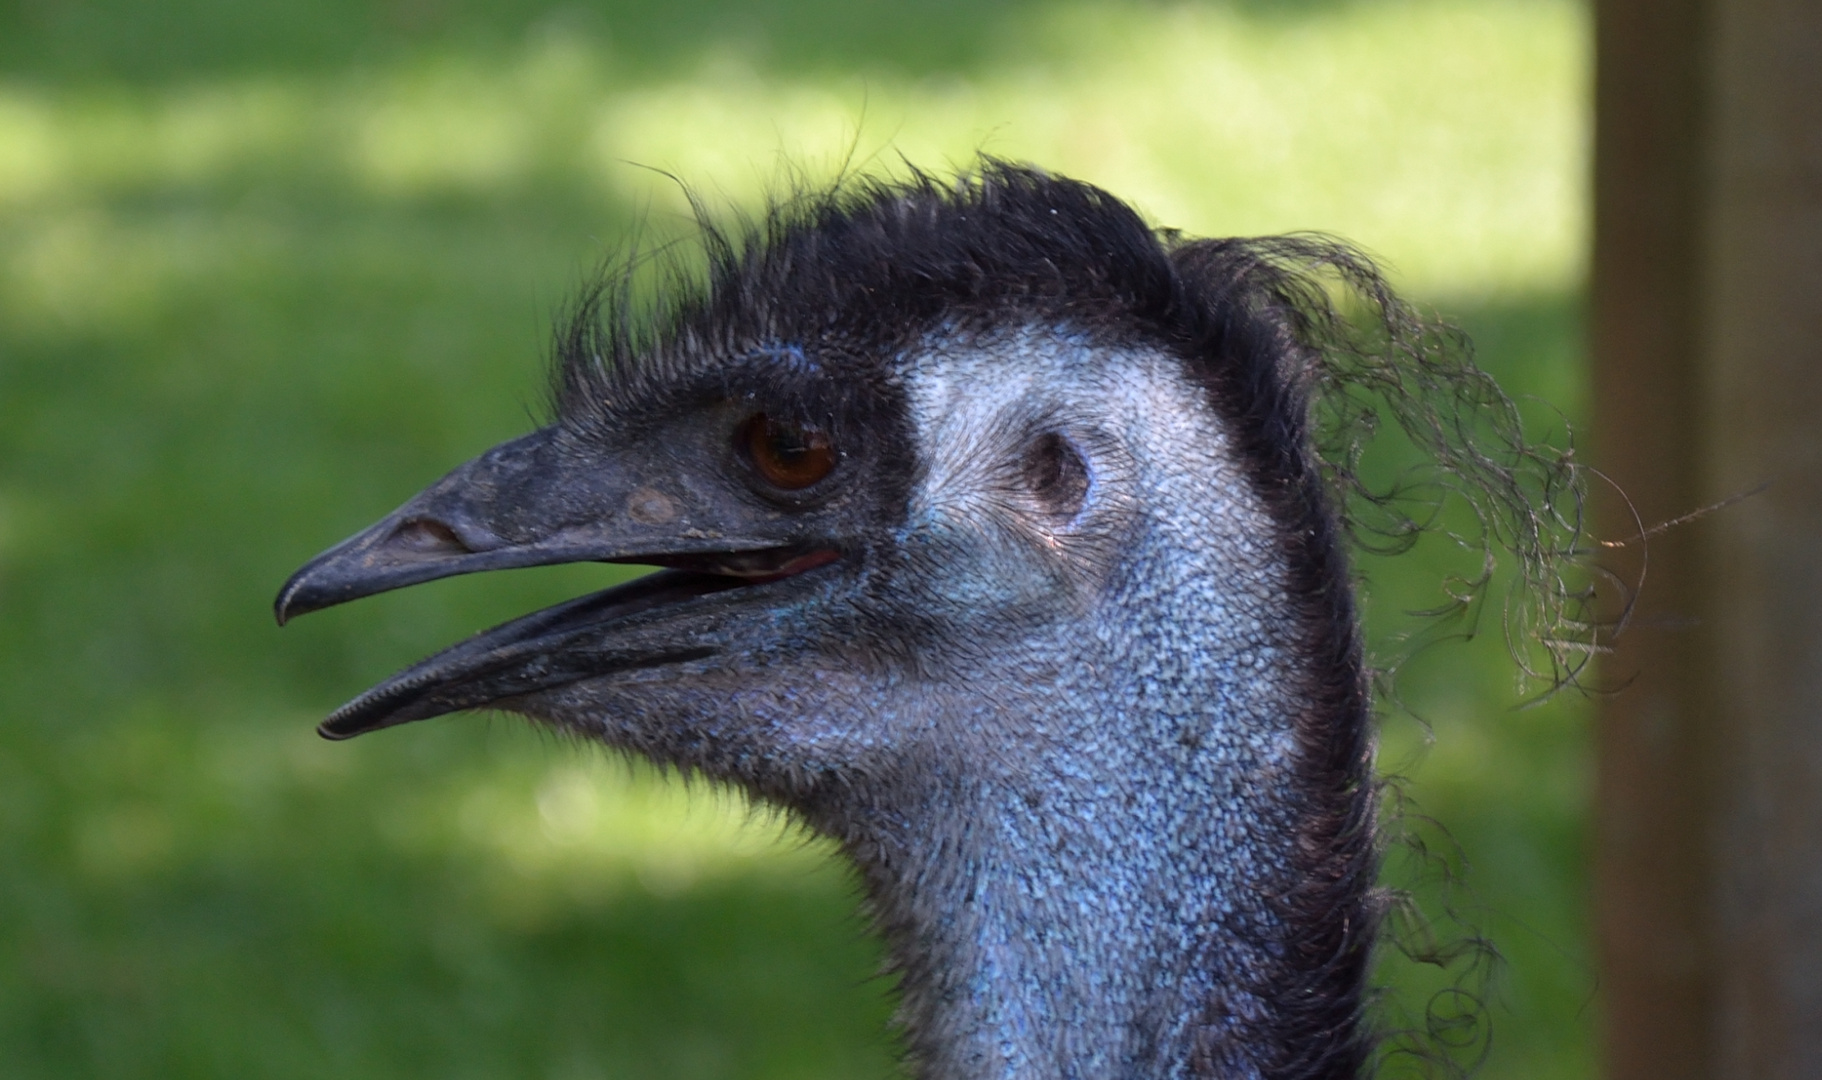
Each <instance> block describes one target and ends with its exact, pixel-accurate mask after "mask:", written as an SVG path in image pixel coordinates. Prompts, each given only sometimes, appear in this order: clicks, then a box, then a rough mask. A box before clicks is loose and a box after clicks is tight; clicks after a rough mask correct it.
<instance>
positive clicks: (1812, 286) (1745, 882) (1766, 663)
mask: <svg viewBox="0 0 1822 1080" xmlns="http://www.w3.org/2000/svg"><path fill="white" fill-rule="evenodd" d="M1596 63H1597V69H1598V70H1597V76H1596V117H1597V119H1596V124H1595V131H1596V135H1595V139H1596V149H1595V173H1596V176H1595V222H1596V224H1595V256H1594V281H1593V292H1594V297H1593V299H1594V312H1593V326H1592V339H1593V348H1594V357H1595V411H1596V423H1595V429H1594V434H1595V439H1596V440H1597V445H1596V446H1595V451H1596V455H1597V463H1598V464H1599V465H1600V467H1601V468H1602V469H1603V470H1604V471H1606V472H1607V473H1608V475H1610V476H1611V477H1612V478H1613V480H1614V481H1615V482H1616V483H1617V485H1618V486H1619V487H1620V488H1621V489H1623V490H1624V491H1625V493H1626V495H1627V496H1629V497H1630V498H1631V500H1632V503H1633V504H1634V505H1635V506H1636V507H1637V511H1638V514H1639V515H1640V517H1641V518H1642V519H1643V521H1644V523H1645V524H1646V525H1650V524H1653V523H1655V522H1659V521H1664V520H1668V519H1671V518H1675V517H1677V516H1679V515H1682V514H1685V513H1688V512H1689V511H1691V510H1694V509H1696V508H1698V507H1701V506H1704V505H1707V504H1710V503H1713V502H1716V501H1718V500H1721V499H1725V498H1727V497H1729V496H1731V495H1735V494H1738V493H1741V492H1745V491H1748V490H1751V489H1753V488H1756V487H1758V486H1759V485H1761V484H1769V486H1768V487H1766V489H1765V490H1764V492H1763V493H1762V494H1759V495H1757V496H1754V497H1752V498H1749V499H1746V500H1745V501H1743V502H1741V503H1739V504H1737V505H1735V506H1732V507H1730V508H1728V509H1725V510H1722V511H1719V512H1717V513H1714V514H1712V515H1710V516H1708V517H1706V518H1704V519H1702V520H1700V521H1698V522H1696V523H1694V524H1691V525H1688V526H1684V527H1680V528H1676V529H1673V530H1671V531H1669V532H1667V533H1665V534H1663V535H1661V536H1658V537H1654V538H1653V539H1652V540H1651V542H1650V547H1649V573H1648V576H1647V579H1646V583H1645V588H1644V593H1643V595H1642V601H1641V604H1640V606H1639V609H1638V612H1637V616H1636V619H1635V623H1634V625H1633V626H1632V627H1631V628H1630V629H1629V630H1628V631H1627V633H1626V634H1625V635H1624V636H1623V637H1622V638H1621V639H1620V642H1619V649H1618V652H1617V654H1616V655H1615V656H1614V657H1612V658H1611V661H1610V662H1608V663H1606V664H1605V665H1604V672H1605V673H1606V675H1607V677H1608V678H1609V679H1610V680H1624V679H1627V678H1631V680H1632V681H1631V684H1630V685H1629V686H1627V688H1626V689H1624V690H1623V691H1622V692H1620V693H1619V694H1617V695H1616V696H1615V697H1613V698H1612V699H1611V700H1610V701H1608V702H1607V703H1606V704H1605V705H1604V707H1603V713H1602V716H1601V720H1600V724H1601V728H1600V733H1599V739H1598V746H1599V753H1600V767H1599V780H1598V784H1599V794H1598V807H1597V830H1596V835H1597V848H1598V851H1597V860H1598V865H1597V870H1596V875H1595V877H1596V889H1597V898H1596V909H1597V912H1596V915H1597V917H1596V923H1597V928H1598V933H1599V935H1600V938H1601V952H1602V965H1603V978H1602V986H1603V989H1604V991H1605V995H1606V1016H1607V1053H1608V1063H1609V1070H1608V1071H1609V1074H1610V1075H1611V1076H1613V1077H1616V1078H1626V1080H1631V1078H1635V1077H1636V1078H1639V1080H1644V1078H1651V1080H1681V1078H1695V1077H1704V1078H1715V1080H1720V1078H1727V1080H1734V1078H1742V1080H1745V1078H1759V1077H1765V1078H1771V1077H1777V1078H1788V1080H1798V1078H1810V1077H1822V3H1816V2H1815V0H1599V2H1598V3H1597V9H1596ZM1597 515H1598V516H1597V520H1598V521H1599V523H1600V528H1601V530H1602V533H1603V535H1605V536H1607V537H1615V538H1618V537H1625V536H1627V535H1630V534H1631V533H1633V532H1635V531H1636V530H1637V524H1636V522H1635V521H1634V519H1633V517H1632V516H1631V514H1630V513H1629V512H1628V510H1627V508H1626V506H1625V504H1624V503H1623V502H1622V500H1620V499H1618V498H1617V497H1614V496H1613V495H1612V494H1611V493H1610V492H1609V493H1603V495H1602V497H1601V498H1600V499H1599V500H1598V503H1597ZM1629 559H1630V560H1633V561H1631V564H1630V565H1631V566H1632V567H1634V568H1636V566H1637V562H1636V552H1627V553H1624V554H1622V556H1621V557H1619V558H1617V559H1616V560H1615V563H1616V565H1626V564H1627V563H1628V560H1629Z"/></svg>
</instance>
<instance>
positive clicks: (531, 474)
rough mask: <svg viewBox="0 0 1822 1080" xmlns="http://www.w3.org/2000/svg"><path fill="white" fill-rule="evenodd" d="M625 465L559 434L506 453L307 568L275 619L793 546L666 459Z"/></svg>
mask: <svg viewBox="0 0 1822 1080" xmlns="http://www.w3.org/2000/svg"><path fill="white" fill-rule="evenodd" d="M616 464H619V465H620V466H621V467H620V468H613V467H611V466H609V467H603V466H602V464H601V463H599V462H587V463H584V462H579V461H577V460H575V459H574V458H573V456H572V455H568V454H566V453H565V452H564V451H563V448H562V446H561V445H560V444H559V442H558V438H557V436H556V434H555V429H551V428H547V429H545V430H542V431H538V432H534V433H533V434H531V435H527V436H525V437H523V438H520V439H515V440H513V441H511V442H508V443H503V444H501V445H499V446H496V447H494V448H493V449H492V450H489V451H487V452H486V453H485V454H482V455H481V456H480V457H478V458H475V459H474V460H473V461H470V462H468V463H467V464H466V465H463V466H461V467H459V468H457V469H456V470H454V471H453V472H451V473H450V474H449V475H447V476H445V477H443V478H442V479H441V480H439V481H437V482H436V483H434V484H432V485H431V486H430V487H428V488H426V489H425V490H424V491H423V492H421V493H420V494H419V495H418V496H417V497H415V498H413V499H412V500H410V501H409V502H407V503H405V505H403V506H401V507H399V508H398V509H397V510H394V511H393V512H392V513H390V514H388V515H386V516H385V517H384V518H382V519H380V521H379V522H378V523H376V524H374V525H373V526H371V527H370V528H367V529H364V530H362V531H361V532H359V533H356V534H355V535H354V536H351V537H349V538H348V539H346V540H344V541H342V542H341V543H339V544H337V545H335V546H334V547H332V548H330V549H329V550H327V551H325V552H323V553H322V554H321V555H318V556H317V557H316V558H314V559H311V560H310V561H309V562H307V563H305V564H304V565H303V567H302V568H301V569H299V570H298V571H297V572H296V573H294V574H292V575H291V578H290V580H289V581H286V582H285V585H284V588H282V589H280V590H279V593H278V598H277V600H275V601H274V602H273V605H272V608H273V614H274V615H276V616H277V618H278V622H279V625H281V626H282V625H284V624H285V623H286V622H287V621H289V620H290V619H291V618H292V617H293V616H296V615H303V614H306V613H308V612H312V611H318V610H321V609H322V608H326V607H333V606H334V605H336V604H341V603H346V602H347V601H349V600H356V599H359V598H361V597H363V596H371V595H373V594H374V593H380V592H385V591H387V590H389V589H397V588H402V587H404V586H406V585H416V584H418V583H419V582H424V581H432V580H435V579H437V578H444V577H453V576H455V575H457V574H472V573H476V572H478V571H482V570H504V569H509V568H512V567H520V566H544V565H549V564H552V563H569V562H636V561H640V560H641V557H642V556H644V557H647V558H648V559H649V557H651V556H662V555H689V554H691V553H696V552H718V553H719V552H733V551H750V550H758V549H763V548H769V547H775V546H778V545H780V544H785V543H789V542H790V537H789V536H787V535H784V534H783V532H782V530H780V529H779V528H778V527H777V526H778V525H779V524H781V523H778V522H767V521H759V520H755V519H754V517H753V515H750V514H740V515H738V517H739V518H740V519H741V520H740V521H739V523H738V524H739V527H738V528H735V529H733V530H729V529H728V528H726V526H727V525H729V524H730V523H729V522H728V521H726V520H725V519H726V518H727V517H728V516H729V515H728V514H727V513H726V512H725V511H721V512H717V509H718V508H715V507H705V506H704V505H702V504H703V503H704V502H705V500H703V499H701V498H699V497H697V496H696V493H694V492H691V491H689V490H687V488H686V485H684V484H683V483H681V482H677V481H675V480H673V479H669V478H666V477H664V476H662V475H653V474H654V473H674V472H675V470H674V469H664V468H662V464H663V463H661V462H619V463H616ZM629 466H631V467H629ZM640 466H643V467H640ZM667 481H668V482H667ZM705 519H715V520H705ZM768 526H770V527H769V528H768ZM730 531H732V532H734V533H735V534H736V535H728V533H729V532H730ZM768 533H770V534H772V535H766V534H768ZM741 534H744V535H741Z"/></svg>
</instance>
